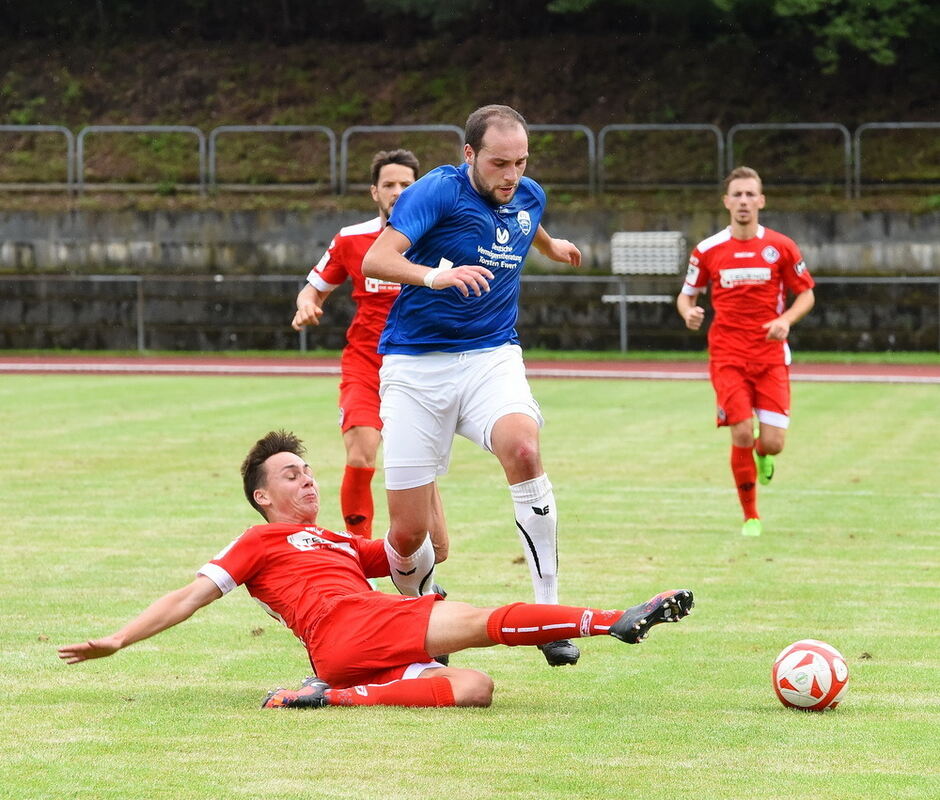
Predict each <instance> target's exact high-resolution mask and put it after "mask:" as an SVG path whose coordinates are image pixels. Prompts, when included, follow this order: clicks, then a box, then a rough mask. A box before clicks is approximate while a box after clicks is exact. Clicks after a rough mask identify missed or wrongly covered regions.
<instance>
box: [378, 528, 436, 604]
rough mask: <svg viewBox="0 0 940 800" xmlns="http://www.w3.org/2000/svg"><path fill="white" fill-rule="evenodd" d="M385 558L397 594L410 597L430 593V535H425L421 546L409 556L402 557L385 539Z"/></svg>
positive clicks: (431, 568) (432, 567) (431, 581)
mask: <svg viewBox="0 0 940 800" xmlns="http://www.w3.org/2000/svg"><path fill="white" fill-rule="evenodd" d="M385 557H386V558H387V559H388V566H389V572H390V573H391V575H390V577H391V579H392V583H394V584H395V588H397V589H398V591H399V592H401V593H402V594H404V595H408V596H410V597H418V596H419V595H422V594H429V593H430V591H431V585H432V584H433V582H434V581H433V575H434V547H433V546H432V545H431V536H430V534H426V535H425V537H424V541H423V542H422V543H421V546H420V547H419V548H418V549H417V550H415V551H414V552H413V553H412V554H411V555H410V556H403V555H402V554H401V553H399V552H398V551H397V550H396V549H395V548H394V547H392V543H391V542H389V540H388V538H386V539H385Z"/></svg>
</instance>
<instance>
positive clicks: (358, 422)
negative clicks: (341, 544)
mask: <svg viewBox="0 0 940 800" xmlns="http://www.w3.org/2000/svg"><path fill="white" fill-rule="evenodd" d="M371 175H372V186H371V193H372V199H373V200H374V201H375V204H376V206H378V210H379V215H378V216H377V217H375V218H374V219H370V220H369V221H368V222H362V223H359V224H358V225H350V226H348V227H345V228H343V229H342V230H340V232H339V233H338V234H337V235H336V237H335V238H334V239H333V241H332V242H330V246H329V249H328V250H327V251H326V253H324V254H323V258H321V259H320V261H319V263H318V264H317V265H316V266H315V267H314V268H313V269H312V270H310V274H309V275H308V276H307V285H306V286H304V288H303V289H302V290H301V291H300V294H298V295H297V313H296V314H294V319H293V322H292V323H291V325H292V327H293V328H294V330H298V331H299V330H300V329H301V328H303V327H304V326H306V325H318V324H319V322H320V317H321V316H322V314H323V304H324V302H326V299H327V298H328V297H329V295H330V293H331V292H332V291H333V290H334V289H336V288H337V287H338V286H340V285H341V284H342V283H343V282H344V281H345V280H346V279H347V278H349V279H350V280H351V281H352V287H353V288H352V299H353V301H354V302H355V304H356V314H355V316H354V317H353V320H352V323H351V324H350V326H349V328H348V329H347V331H346V342H347V344H346V347H345V348H344V350H343V356H342V378H341V380H340V385H339V413H340V417H339V424H340V429H341V430H342V433H343V444H344V445H345V447H346V470H345V472H344V473H343V482H342V485H341V487H340V506H341V508H342V512H343V520H344V521H345V523H346V530H348V531H351V532H352V533H358V534H359V535H361V536H365V537H366V538H369V537H371V535H372V518H373V515H374V512H375V504H374V502H373V499H372V476H373V475H374V474H375V458H376V453H377V452H378V449H379V443H380V442H381V437H382V434H381V430H382V421H381V419H379V368H380V367H381V366H382V356H380V355H379V354H378V345H379V337H380V336H381V335H382V329H383V328H384V327H385V320H386V318H387V317H388V311H389V309H390V308H391V307H392V303H394V302H395V298H396V297H398V293H399V292H400V291H401V286H400V285H399V284H397V283H393V282H391V281H382V280H377V279H376V278H366V277H363V274H362V258H363V256H365V254H366V251H367V250H368V249H369V248H370V247H371V246H372V243H373V242H374V241H375V240H376V239H377V238H378V236H379V234H380V233H381V232H382V230H383V229H384V228H385V225H386V223H387V222H388V217H389V214H390V213H391V211H392V206H394V205H395V202H396V201H397V200H398V196H399V195H400V194H401V193H402V191H403V190H404V189H405V187H407V186H410V185H411V184H412V183H414V182H415V181H416V180H417V179H418V159H417V158H415V156H414V154H413V153H411V152H410V151H408V150H391V151H385V150H382V151H380V152H378V153H376V154H375V156H374V157H373V159H372V170H371Z"/></svg>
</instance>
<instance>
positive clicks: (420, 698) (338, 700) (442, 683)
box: [326, 676, 456, 708]
mask: <svg viewBox="0 0 940 800" xmlns="http://www.w3.org/2000/svg"><path fill="white" fill-rule="evenodd" d="M326 699H327V701H328V702H329V704H330V705H331V706H412V707H422V708H425V707H435V706H436V707H442V706H453V705H456V703H455V701H454V690H453V687H451V685H450V681H449V680H447V678H442V677H439V676H438V677H434V678H414V679H410V680H400V681H392V682H391V683H378V684H368V685H365V686H351V687H349V688H348V689H327V690H326Z"/></svg>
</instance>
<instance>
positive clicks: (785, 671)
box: [771, 639, 849, 711]
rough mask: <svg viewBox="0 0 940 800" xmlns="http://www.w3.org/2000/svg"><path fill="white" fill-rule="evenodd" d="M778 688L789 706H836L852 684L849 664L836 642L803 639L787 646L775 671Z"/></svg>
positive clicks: (820, 708) (822, 708)
mask: <svg viewBox="0 0 940 800" xmlns="http://www.w3.org/2000/svg"><path fill="white" fill-rule="evenodd" d="M771 677H772V678H773V684H774V691H775V692H776V693H777V697H778V698H779V699H780V702H781V703H783V704H784V705H785V706H787V708H799V709H802V710H804V711H825V710H826V709H827V708H835V707H836V706H837V705H838V704H839V701H840V700H842V698H843V697H844V696H845V691H846V689H848V685H849V668H848V666H847V665H846V663H845V659H844V658H843V657H842V654H841V653H840V652H839V651H838V650H836V649H835V648H834V647H833V646H832V645H828V644H826V643H825V642H820V641H817V640H816V639H801V640H800V641H798V642H794V643H793V644H791V645H790V646H789V647H785V648H784V649H783V650H782V651H781V653H780V655H779V656H777V658H776V660H775V661H774V666H773V669H772V671H771Z"/></svg>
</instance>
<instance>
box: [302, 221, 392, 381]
mask: <svg viewBox="0 0 940 800" xmlns="http://www.w3.org/2000/svg"><path fill="white" fill-rule="evenodd" d="M381 232H382V219H381V217H376V218H375V219H370V220H369V221H368V222H360V223H359V224H358V225H349V226H347V227H345V228H342V229H341V230H340V232H339V233H338V234H336V236H335V237H334V239H333V241H332V242H330V246H329V248H328V249H327V251H326V252H325V253H324V254H323V258H321V259H320V261H319V263H318V264H317V265H316V266H315V267H314V268H313V269H312V270H310V274H309V275H307V283H309V284H310V285H311V286H313V287H314V288H315V289H318V290H319V291H321V292H331V291H333V290H334V289H336V288H337V287H338V286H340V285H342V283H343V281H345V280H346V278H347V277H349V278H350V279H351V280H352V287H353V288H352V299H353V302H355V304H356V314H355V316H353V320H352V322H351V323H350V325H349V328H347V329H346V341H347V343H348V346H347V348H346V349H347V351H350V352H349V355H356V356H363V357H364V358H366V359H367V361H369V362H370V363H372V364H374V365H375V368H376V370H378V369H379V367H381V366H382V357H381V356H380V355H379V354H378V349H379V337H380V336H381V335H382V330H383V329H384V328H385V320H386V318H387V317H388V312H389V309H390V308H391V307H392V303H394V302H395V298H396V297H398V293H399V292H400V291H401V284H398V283H393V282H391V281H381V280H378V279H377V278H366V277H365V276H364V275H363V274H362V259H363V258H364V257H365V254H366V251H367V250H368V249H369V248H370V247H371V246H372V243H373V242H374V241H375V240H376V239H377V238H378V237H379V234H380V233H381ZM343 361H344V365H345V363H346V361H347V359H346V353H344V354H343Z"/></svg>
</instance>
